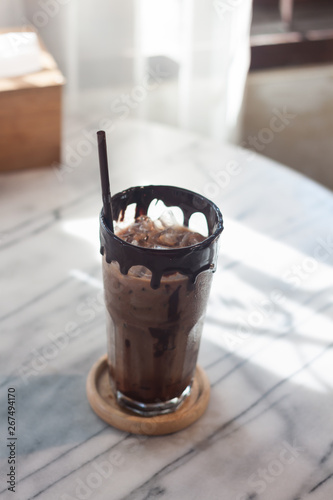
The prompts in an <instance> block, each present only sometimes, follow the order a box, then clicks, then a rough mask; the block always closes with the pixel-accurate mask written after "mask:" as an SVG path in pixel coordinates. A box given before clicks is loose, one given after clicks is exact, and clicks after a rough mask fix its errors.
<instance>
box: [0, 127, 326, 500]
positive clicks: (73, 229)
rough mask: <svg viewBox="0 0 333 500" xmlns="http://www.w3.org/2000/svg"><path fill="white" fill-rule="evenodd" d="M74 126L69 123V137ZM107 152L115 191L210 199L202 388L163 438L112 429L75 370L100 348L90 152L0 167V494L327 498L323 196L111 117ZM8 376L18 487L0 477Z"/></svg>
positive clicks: (183, 138) (295, 181)
mask: <svg viewBox="0 0 333 500" xmlns="http://www.w3.org/2000/svg"><path fill="white" fill-rule="evenodd" d="M83 126H84V127H85V129H89V130H93V129H94V127H95V124H94V123H93V122H91V123H86V124H83V125H82V127H83ZM81 132H82V130H81V129H80V128H77V130H76V131H75V133H73V134H69V136H68V137H69V139H68V140H67V143H66V144H67V145H69V146H70V147H71V148H72V150H76V148H77V147H78V143H79V141H80V140H82V133H81ZM109 151H110V163H111V165H112V169H111V179H112V186H113V192H117V191H119V190H121V189H125V188H126V187H128V186H130V185H132V186H134V185H139V184H146V183H151V184H157V183H165V184H178V185H180V186H183V187H187V188H189V189H193V190H196V191H199V192H202V193H203V194H204V195H206V196H209V197H211V198H212V199H213V200H214V201H215V202H216V203H217V204H218V205H219V206H220V208H221V210H222V212H223V215H224V219H225V231H224V233H223V234H222V237H221V244H220V255H219V267H218V271H217V272H216V274H215V276H214V283H213V288H212V293H211V297H210V302H209V306H208V310H207V317H206V321H205V329H204V335H203V340H202V344H201V348H200V355H199V363H200V364H201V366H203V367H204V368H205V370H206V372H207V374H208V376H209V379H210V382H211V401H210V404H209V407H208V410H207V412H206V413H205V415H204V416H203V417H202V418H201V419H200V420H199V421H198V422H196V423H195V424H194V425H192V426H191V427H189V428H188V429H185V430H184V431H182V432H179V433H177V434H173V435H170V436H164V437H149V438H148V437H145V436H135V435H130V434H127V433H124V432H120V431H118V430H116V429H113V428H111V427H109V426H107V425H106V424H105V423H104V422H103V421H101V420H100V419H99V418H98V417H97V416H96V415H95V414H94V413H93V412H92V410H91V409H90V407H89V404H88V401H87V399H86V395H85V380H86V376H87V373H88V371H89V369H90V367H91V365H92V364H93V363H94V361H95V360H96V359H97V358H98V357H99V356H100V355H102V354H103V353H104V352H105V350H106V335H105V318H104V306H103V291H102V280H101V258H100V255H99V242H98V213H99V210H100V208H101V196H100V188H99V177H98V166H97V151H96V149H94V148H93V147H92V148H91V154H89V155H88V156H86V157H84V158H81V160H80V162H79V164H78V165H77V166H75V167H74V166H73V167H71V168H67V169H64V168H56V167H54V168H49V169H42V170H38V171H37V170H36V171H31V172H21V173H17V174H3V175H2V176H1V177H0V189H1V206H2V210H1V229H0V252H1V261H0V266H1V281H2V287H1V289H0V304H1V308H0V327H1V343H2V345H1V358H2V361H1V380H0V391H1V392H0V398H1V405H0V423H1V451H0V458H1V462H0V464H1V473H0V479H1V481H0V498H1V499H2V498H3V499H7V498H8V499H10V498H16V499H19V500H26V499H35V498H38V499H41V500H44V499H46V500H73V499H98V500H125V499H126V500H150V499H161V500H174V499H182V500H183V499H184V500H206V499H208V500H215V499H216V500H301V499H302V500H305V499H306V500H330V499H331V498H332V497H333V420H332V413H333V397H332V396H333V395H332V385H333V375H332V363H333V323H332V319H333V287H332V282H333V269H332V265H333V229H332V215H333V196H332V193H331V192H329V191H327V190H325V189H324V188H322V187H320V186H318V185H316V184H314V183H313V182H312V181H309V180H307V179H305V178H304V177H301V176H300V175H298V174H296V173H294V172H291V171H289V170H288V169H286V168H285V167H283V166H282V165H278V164H276V163H274V162H272V161H270V160H267V159H266V158H263V157H260V156H258V155H250V154H249V152H248V151H244V150H241V149H237V148H234V147H230V146H225V145H221V144H216V143H212V142H209V141H207V140H204V139H202V138H199V137H196V136H194V135H192V134H187V133H185V132H181V131H179V130H173V129H168V128H166V127H162V126H159V125H151V124H150V125H147V124H143V123H140V122H135V121H133V122H131V121H127V122H126V123H123V124H119V125H118V127H117V129H116V130H115V131H114V132H113V133H112V134H111V136H110V138H109ZM8 387H15V388H16V395H17V437H18V444H17V452H18V463H17V485H16V493H11V492H8V491H7V485H6V474H7V472H8V470H7V469H8V464H7V450H6V436H7V419H6V415H7V413H6V412H7V407H6V397H7V389H8Z"/></svg>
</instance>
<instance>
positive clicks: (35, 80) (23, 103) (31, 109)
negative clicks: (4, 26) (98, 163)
mask: <svg viewBox="0 0 333 500" xmlns="http://www.w3.org/2000/svg"><path fill="white" fill-rule="evenodd" d="M14 31H17V32H19V31H20V29H10V30H2V31H1V33H5V32H14ZM39 43H40V46H41V50H42V70H41V71H38V72H36V73H29V74H27V75H23V76H17V77H13V78H0V170H2V171H6V170H14V169H26V168H35V167H42V166H48V165H52V164H54V163H55V162H60V147H61V94H62V86H63V84H64V77H63V75H62V74H61V72H60V71H59V69H58V68H57V65H56V63H55V61H54V59H53V57H52V56H51V55H50V54H49V53H48V52H47V50H46V49H45V47H44V45H43V44H42V42H41V40H39Z"/></svg>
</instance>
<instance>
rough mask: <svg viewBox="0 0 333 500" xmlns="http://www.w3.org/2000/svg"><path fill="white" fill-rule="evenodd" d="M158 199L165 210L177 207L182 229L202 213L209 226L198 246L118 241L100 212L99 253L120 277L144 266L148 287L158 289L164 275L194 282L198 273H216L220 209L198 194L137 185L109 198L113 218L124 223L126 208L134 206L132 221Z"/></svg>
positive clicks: (119, 239)
mask: <svg viewBox="0 0 333 500" xmlns="http://www.w3.org/2000/svg"><path fill="white" fill-rule="evenodd" d="M154 199H157V200H161V201H163V203H164V204H165V205H166V206H167V207H171V206H177V207H179V208H180V209H181V210H182V211H183V214H184V226H186V227H188V224H189V220H190V217H191V215H192V214H194V213H196V212H201V213H203V214H204V216H205V217H206V220H207V225H208V232H209V234H208V236H207V238H206V239H205V240H204V241H202V242H201V243H197V244H196V245H192V246H188V247H182V248H167V249H164V248H163V249H157V248H144V247H140V246H135V245H132V244H131V243H127V242H126V241H124V240H122V239H121V238H118V236H116V235H115V234H114V233H112V231H111V230H110V229H109V227H108V226H107V225H106V222H105V218H104V214H103V210H102V211H101V214H100V241H101V254H102V255H104V253H105V257H106V262H108V263H110V262H112V261H117V262H118V263H119V267H120V271H121V273H122V274H127V273H128V271H129V269H130V268H131V267H132V266H138V265H139V266H145V267H146V268H148V269H149V270H150V271H151V273H152V278H151V282H150V285H151V287H152V288H154V289H156V288H158V287H159V286H160V282H161V278H162V276H163V274H167V273H170V272H177V271H178V272H180V273H182V274H184V275H187V276H188V277H189V279H190V281H191V282H192V283H195V280H196V277H197V276H198V274H199V273H201V272H203V271H206V270H208V269H210V270H211V271H212V272H215V269H216V259H217V252H218V238H219V236H220V234H221V232H222V231H223V220H222V214H221V212H220V210H219V208H218V207H217V206H216V205H215V204H214V203H213V202H211V201H210V200H208V199H207V198H205V197H204V196H201V195H200V194H197V193H194V192H193V191H188V190H187V189H183V188H178V187H173V186H137V187H133V188H130V189H126V190H125V191H122V192H121V193H118V194H116V195H114V196H113V197H112V200H111V201H112V213H113V219H114V220H116V221H122V220H124V215H125V211H126V208H127V207H128V206H129V205H131V204H132V203H135V204H136V211H135V218H137V217H139V216H140V215H147V212H148V208H149V205H150V203H151V202H152V201H153V200H154Z"/></svg>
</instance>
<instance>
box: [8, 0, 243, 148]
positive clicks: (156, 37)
mask: <svg viewBox="0 0 333 500" xmlns="http://www.w3.org/2000/svg"><path fill="white" fill-rule="evenodd" d="M251 8H252V2H251V0H0V25H1V26H2V27H6V26H14V25H16V26H21V27H22V26H24V25H32V26H34V27H35V29H36V30H37V31H38V32H39V33H40V35H41V36H42V38H43V40H44V42H45V44H46V45H47V47H48V49H49V50H50V51H51V53H52V54H53V56H54V57H55V59H56V60H57V62H58V64H59V67H60V69H61V70H62V71H63V73H64V75H65V77H66V79H67V87H66V97H67V98H66V101H65V102H66V106H67V109H70V111H71V113H79V114H80V113H81V114H82V113H86V114H92V115H95V116H101V117H105V118H108V117H110V119H125V118H126V117H127V116H131V117H138V118H142V119H147V120H154V121H157V122H161V123H166V124H170V125H173V126H178V127H181V128H184V129H187V130H191V131H194V132H199V133H202V134H204V135H207V136H210V137H213V138H215V139H218V140H226V141H231V142H237V141H238V133H239V123H240V118H241V108H242V100H243V93H244V86H245V81H246V76H247V71H248V67H249V54H250V49H249V29H250V21H251Z"/></svg>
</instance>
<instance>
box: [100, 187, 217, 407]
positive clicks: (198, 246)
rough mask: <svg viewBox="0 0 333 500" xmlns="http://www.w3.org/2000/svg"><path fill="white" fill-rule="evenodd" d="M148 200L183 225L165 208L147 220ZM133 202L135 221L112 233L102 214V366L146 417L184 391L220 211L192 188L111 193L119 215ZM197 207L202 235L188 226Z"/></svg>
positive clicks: (124, 400)
mask: <svg viewBox="0 0 333 500" xmlns="http://www.w3.org/2000/svg"><path fill="white" fill-rule="evenodd" d="M153 199H161V200H162V201H164V203H165V205H167V206H171V205H174V206H179V207H180V208H181V209H182V210H183V213H184V223H185V225H180V224H178V223H177V222H176V221H175V220H173V219H172V215H171V214H170V212H167V216H166V215H165V213H164V214H163V215H162V217H160V218H158V219H157V220H155V221H153V220H151V219H150V217H148V215H147V211H148V208H149V204H150V202H151V201H152V200H153ZM133 201H134V202H135V203H136V213H135V216H134V220H133V221H132V223H130V224H129V225H128V226H125V227H122V228H119V227H118V228H117V225H116V226H115V231H114V233H111V232H110V231H108V228H107V226H105V224H104V221H103V215H102V216H101V245H102V247H101V249H102V253H103V279H104V289H105V302H106V311H107V338H108V365H109V374H110V380H111V386H112V389H113V391H114V394H115V395H116V397H117V400H118V402H119V404H121V405H123V406H125V407H126V408H127V409H130V410H132V411H134V412H137V413H140V414H142V415H147V416H149V415H156V414H161V413H167V412H170V411H174V410H175V409H176V408H177V407H178V406H179V405H180V404H181V403H182V402H183V400H184V399H185V398H186V396H187V395H188V394H189V393H190V391H191V385H192V381H193V377H194V373H195V368H196V362H197V357H198V350H199V344H200V338H201V332H202V326H203V319H204V314H205V309H206V305H207V300H208V295H209V290H210V286H211V280H212V272H213V271H214V270H215V260H216V253H217V245H216V243H217V239H218V236H219V234H220V233H221V231H222V218H221V214H220V212H219V210H218V209H217V207H215V206H214V205H213V204H212V203H211V202H209V201H208V200H206V199H204V198H202V197H199V195H196V194H195V193H191V192H190V191H187V190H182V189H179V188H173V187H166V186H148V187H144V188H132V189H130V190H127V191H125V192H124V193H120V194H119V195H116V196H115V197H113V199H112V203H113V213H114V218H115V217H116V218H117V219H116V220H118V222H119V221H121V220H122V218H123V216H124V212H125V211H126V207H127V206H128V205H130V204H132V203H133ZM198 211H201V212H202V213H204V214H205V215H206V218H207V223H208V228H209V233H210V234H209V235H208V237H204V236H202V235H201V234H199V233H198V232H195V231H190V230H189V229H188V227H187V225H188V220H189V217H190V215H191V214H192V213H195V212H198Z"/></svg>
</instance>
